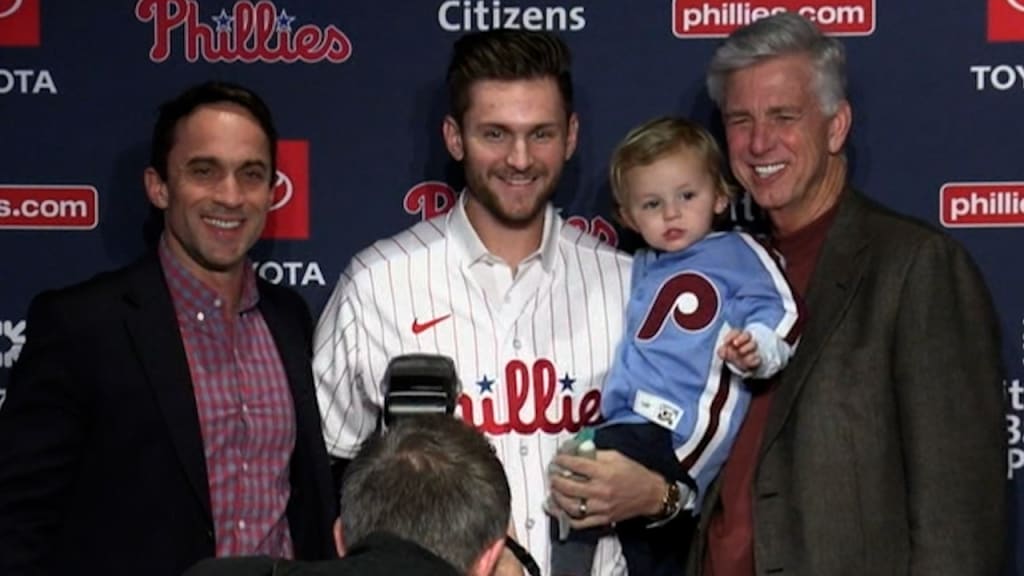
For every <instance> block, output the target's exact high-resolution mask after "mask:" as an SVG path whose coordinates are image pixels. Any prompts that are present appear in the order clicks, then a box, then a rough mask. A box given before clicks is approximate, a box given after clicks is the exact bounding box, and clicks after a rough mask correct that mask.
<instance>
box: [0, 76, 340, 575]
mask: <svg viewBox="0 0 1024 576" xmlns="http://www.w3.org/2000/svg"><path fill="white" fill-rule="evenodd" d="M276 139H277V135H276V131H275V129H274V126H273V122H272V119H271V116H270V112H269V110H268V109H267V107H266V105H265V104H264V103H263V102H262V101H261V100H260V99H259V97H258V96H256V95H255V94H254V93H252V92H250V91H249V90H246V89H244V88H242V87H240V86H236V85H230V84H223V83H206V84H201V85H199V86H195V87H192V88H190V89H188V90H186V91H185V92H184V93H182V94H181V95H179V96H178V97H177V98H175V99H174V100H171V101H169V102H167V103H166V104H164V105H163V106H162V107H161V110H160V115H159V118H158V120H157V123H156V127H155V129H154V137H153V143H152V156H151V166H150V167H149V168H147V169H146V171H145V185H146V191H147V195H148V197H149V199H150V201H151V202H152V203H153V204H154V206H156V207H157V208H159V209H161V210H163V213H164V228H163V234H162V236H161V238H160V240H159V246H158V249H157V250H155V251H154V252H153V253H151V254H148V255H147V256H145V257H144V258H142V259H141V260H140V261H139V262H137V263H135V264H132V265H130V266H128V267H126V268H123V269H120V270H117V271H113V272H108V273H105V274H101V275H99V276H97V277H95V278H93V279H91V280H89V281H87V282H85V283H82V284H79V285H77V286H72V287H70V288H65V289H62V290H58V291H54V292H47V293H43V294H41V295H39V296H37V297H36V298H35V299H34V300H33V302H32V304H31V305H30V307H29V313H28V331H29V332H28V339H27V343H26V346H25V348H24V350H23V354H22V355H21V358H20V359H19V361H18V363H17V364H16V366H15V368H14V371H13V372H12V375H11V381H10V386H9V391H8V398H7V403H6V404H5V406H4V408H3V410H2V411H0V438H2V439H3V441H2V442H0V574H4V575H6V576H13V575H20V574H72V573H78V572H81V571H83V570H84V571H86V572H89V573H96V574H106V575H114V574H125V575H129V574H131V575H138V574H150V575H168V576H170V575H175V576H177V575H179V574H181V572H182V571H184V570H185V569H186V568H188V567H189V566H191V565H192V564H194V563H195V562H196V561H197V560H199V559H201V558H205V557H210V556H214V555H237V554H253V553H266V554H272V555H275V556H285V557H290V556H296V557H301V558H314V559H315V558H325V557H331V556H333V545H332V543H331V535H330V532H331V523H332V522H333V520H334V518H335V516H336V510H337V508H336V503H335V502H336V499H335V498H334V496H333V493H332V492H333V490H332V488H331V480H330V472H329V464H328V459H327V453H326V450H325V448H324V444H323V440H322V435H321V432H320V420H319V412H318V410H317V407H316V402H315V396H314V392H313V385H312V379H311V378H312V377H311V370H310V336H311V329H312V326H311V319H310V315H309V311H308V309H307V307H306V305H305V303H304V302H303V301H302V299H301V298H300V297H299V296H298V295H296V294H295V293H294V292H292V291H290V290H288V289H286V288H281V287H277V286H272V285H270V284H268V283H266V282H263V281H262V280H258V279H257V278H256V276H255V274H254V273H253V269H252V264H251V262H250V261H249V260H248V258H247V252H248V250H249V248H250V247H252V245H253V244H254V243H255V241H256V240H257V238H258V237H259V234H260V232H261V230H262V228H263V224H264V221H265V217H266V214H267V211H268V210H269V206H270V202H271V188H272V184H273V182H274V175H275V147H276Z"/></svg>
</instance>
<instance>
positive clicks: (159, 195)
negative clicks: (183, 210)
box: [142, 166, 167, 210]
mask: <svg viewBox="0 0 1024 576" xmlns="http://www.w3.org/2000/svg"><path fill="white" fill-rule="evenodd" d="M142 181H143V183H144V184H145V185H146V197H147V198H149V201H150V203H152V204H153V206H156V207H157V208H159V209H161V210H166V209H167V183H166V182H164V179H163V178H161V177H160V175H159V174H157V172H156V169H155V168H153V167H152V166H150V167H149V168H146V171H145V172H143V173H142Z"/></svg>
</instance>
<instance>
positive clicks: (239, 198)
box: [145, 103, 272, 284]
mask: <svg viewBox="0 0 1024 576" xmlns="http://www.w3.org/2000/svg"><path fill="white" fill-rule="evenodd" d="M270 166H271V160H270V141H269V139H268V138H267V135H266V134H265V133H264V132H263V129H262V128H261V127H260V125H259V123H258V122H257V121H256V119H255V118H254V117H253V116H252V115H251V114H250V113H249V112H248V111H246V110H245V108H242V107H241V106H239V105H237V104H231V103H215V104H205V105H202V106H200V107H198V108H196V109H195V111H193V112H192V113H191V114H189V115H188V116H185V117H184V118H182V119H181V120H180V121H179V122H178V124H177V126H176V127H175V131H174V145H173V147H172V148H171V150H170V153H169V154H168V157H167V180H166V181H165V180H163V179H162V178H161V177H160V175H159V174H158V173H157V172H156V170H155V169H153V168H148V169H147V170H146V173H145V182H146V192H147V195H148V196H149V199H150V202H152V203H153V205H154V206H156V207H157V208H160V209H162V210H163V211H164V229H165V237H166V239H167V242H168V245H169V247H170V249H171V252H172V253H173V254H174V255H175V256H176V257H177V259H178V261H179V262H181V263H182V264H183V265H184V266H185V267H186V268H187V269H188V270H189V271H190V272H191V273H192V274H193V275H195V276H196V277H197V278H199V279H200V280H202V281H204V282H205V283H207V284H217V283H218V280H220V279H224V278H233V279H234V278H241V272H242V270H243V266H244V265H245V261H246V254H247V252H248V251H249V248H251V247H252V245H253V244H255V243H256V240H257V239H258V238H259V235H260V232H261V231H262V230H263V224H264V222H265V221H266V216H267V211H268V210H269V208H270V202H271V182H272V174H271V168H270Z"/></svg>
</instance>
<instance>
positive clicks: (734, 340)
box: [718, 328, 761, 373]
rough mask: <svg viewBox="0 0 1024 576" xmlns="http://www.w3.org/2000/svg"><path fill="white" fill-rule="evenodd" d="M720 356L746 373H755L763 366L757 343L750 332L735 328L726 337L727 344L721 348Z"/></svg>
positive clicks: (719, 350)
mask: <svg viewBox="0 0 1024 576" xmlns="http://www.w3.org/2000/svg"><path fill="white" fill-rule="evenodd" d="M718 356H719V357H720V358H721V359H722V360H725V362H726V363H727V364H730V365H732V366H735V367H736V368H737V369H739V370H740V371H741V372H744V373H750V372H753V371H755V370H756V369H757V367H758V366H760V365H761V354H760V353H759V352H758V350H757V341H755V340H754V337H753V336H752V335H751V334H750V332H747V331H740V330H736V329H735V328H734V329H732V330H729V333H728V334H726V335H725V342H724V343H723V344H722V346H721V347H719V349H718Z"/></svg>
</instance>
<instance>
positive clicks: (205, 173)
mask: <svg viewBox="0 0 1024 576" xmlns="http://www.w3.org/2000/svg"><path fill="white" fill-rule="evenodd" d="M188 172H189V174H191V175H192V176H193V177H195V178H199V179H207V178H210V177H212V176H213V167H212V166H210V165H208V164H193V165H191V166H189V169H188Z"/></svg>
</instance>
